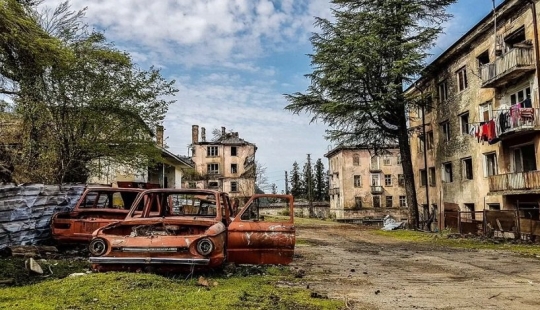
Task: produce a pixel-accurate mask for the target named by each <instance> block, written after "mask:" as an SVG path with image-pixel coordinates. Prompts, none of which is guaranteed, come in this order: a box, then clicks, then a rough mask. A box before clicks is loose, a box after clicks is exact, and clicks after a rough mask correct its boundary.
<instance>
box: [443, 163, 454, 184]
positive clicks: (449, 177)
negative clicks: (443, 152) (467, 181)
mask: <svg viewBox="0 0 540 310" xmlns="http://www.w3.org/2000/svg"><path fill="white" fill-rule="evenodd" d="M447 167H450V169H449V172H448V171H447ZM453 170H454V167H453V165H452V162H445V163H442V164H441V181H442V182H443V183H452V182H454V172H453Z"/></svg>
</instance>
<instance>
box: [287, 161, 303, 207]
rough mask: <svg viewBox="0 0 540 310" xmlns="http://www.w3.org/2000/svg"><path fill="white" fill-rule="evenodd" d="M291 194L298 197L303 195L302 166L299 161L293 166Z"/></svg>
mask: <svg viewBox="0 0 540 310" xmlns="http://www.w3.org/2000/svg"><path fill="white" fill-rule="evenodd" d="M290 184H291V195H293V196H294V197H295V198H296V199H298V198H300V197H302V196H303V189H302V183H301V175H300V168H299V166H298V163H297V162H294V164H293V168H292V170H291V173H290Z"/></svg>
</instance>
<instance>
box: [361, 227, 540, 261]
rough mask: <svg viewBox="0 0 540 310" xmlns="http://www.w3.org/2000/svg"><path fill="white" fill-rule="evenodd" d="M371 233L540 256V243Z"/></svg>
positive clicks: (420, 233)
mask: <svg viewBox="0 0 540 310" xmlns="http://www.w3.org/2000/svg"><path fill="white" fill-rule="evenodd" d="M371 233H373V234H376V235H379V236H385V237H389V238H393V239H397V240H400V241H406V242H415V243H422V244H433V245H438V246H446V247H453V248H463V249H479V250H480V249H486V250H504V251H510V252H514V253H519V254H525V255H535V256H536V255H538V256H540V245H538V244H516V243H514V242H513V241H512V240H502V239H496V240H494V239H484V238H448V233H445V232H443V233H428V232H421V231H411V230H393V231H383V230H374V231H372V232H371Z"/></svg>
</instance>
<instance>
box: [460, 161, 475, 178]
mask: <svg viewBox="0 0 540 310" xmlns="http://www.w3.org/2000/svg"><path fill="white" fill-rule="evenodd" d="M461 176H462V179H463V180H472V179H473V166H472V158H470V157H469V158H464V159H462V160H461Z"/></svg>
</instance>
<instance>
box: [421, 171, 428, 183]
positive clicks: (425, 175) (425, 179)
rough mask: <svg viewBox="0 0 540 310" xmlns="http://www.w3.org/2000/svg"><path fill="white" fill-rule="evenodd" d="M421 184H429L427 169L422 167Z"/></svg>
mask: <svg viewBox="0 0 540 310" xmlns="http://www.w3.org/2000/svg"><path fill="white" fill-rule="evenodd" d="M420 186H427V172H426V169H420Z"/></svg>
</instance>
